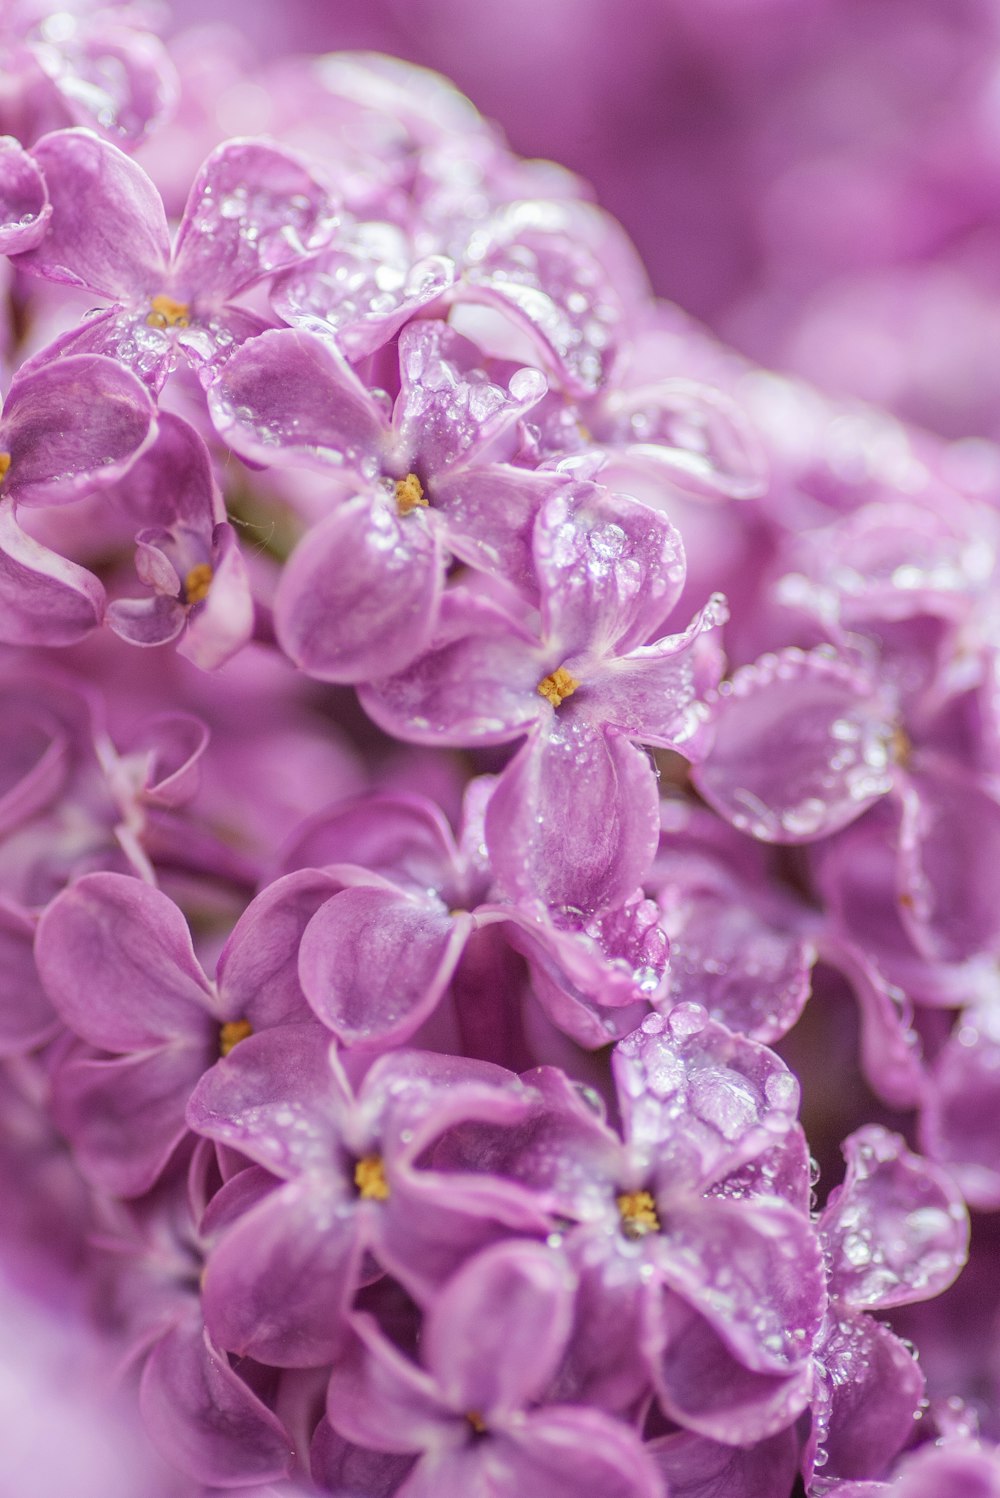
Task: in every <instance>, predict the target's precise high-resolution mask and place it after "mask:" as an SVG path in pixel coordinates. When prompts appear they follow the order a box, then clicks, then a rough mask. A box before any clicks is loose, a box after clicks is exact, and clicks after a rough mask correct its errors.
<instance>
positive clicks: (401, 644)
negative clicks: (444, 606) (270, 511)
mask: <svg viewBox="0 0 1000 1498" xmlns="http://www.w3.org/2000/svg"><path fill="white" fill-rule="evenodd" d="M443 585H444V556H443V553H442V550H441V544H440V540H439V534H438V532H437V530H436V529H435V528H432V527H430V526H427V525H426V524H424V523H423V521H422V519H421V517H418V516H416V515H399V514H397V513H396V512H395V508H394V506H393V505H392V504H390V503H388V502H386V501H385V500H384V499H383V498H382V497H381V496H379V495H377V494H366V493H361V494H355V495H354V496H352V497H351V498H350V499H345V500H341V501H339V502H337V503H336V504H335V506H334V508H333V511H332V513H331V514H329V515H327V516H326V518H325V519H323V520H321V521H320V523H319V524H318V525H316V526H314V527H313V528H312V530H311V531H309V532H308V533H307V534H306V535H305V536H304V537H303V539H302V541H301V542H300V543H299V545H298V546H297V547H296V549H295V551H294V552H293V553H292V555H291V557H290V558H289V560H288V562H287V563H286V565H285V568H284V571H283V573H282V577H281V582H280V583H279V585H278V593H277V597H276V600H275V622H276V626H277V631H278V639H279V641H280V643H281V646H282V649H283V650H285V651H286V652H287V654H288V655H289V656H291V658H292V660H294V661H295V662H296V664H297V665H300V666H301V667H302V668H303V670H305V671H306V672H308V674H309V675H310V676H316V677H319V678H320V680H322V681H340V682H358V681H365V680H367V679H370V678H372V677H374V676H383V675H385V674H386V673H388V672H394V671H399V670H402V669H403V668H404V667H405V666H407V665H408V664H409V662H410V661H412V660H413V658H414V657H415V656H417V655H419V654H420V652H421V650H423V649H424V648H425V647H426V645H427V643H428V641H429V639H430V636H431V632H432V630H433V628H434V625H435V622H436V616H437V609H438V600H439V598H440V596H441V590H442V587H443Z"/></svg>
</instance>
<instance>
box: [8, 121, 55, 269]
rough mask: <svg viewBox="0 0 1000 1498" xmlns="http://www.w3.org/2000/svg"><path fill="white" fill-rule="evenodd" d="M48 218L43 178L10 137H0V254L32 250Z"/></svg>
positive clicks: (50, 214) (30, 158)
mask: <svg viewBox="0 0 1000 1498" xmlns="http://www.w3.org/2000/svg"><path fill="white" fill-rule="evenodd" d="M51 217H52V205H51V203H50V202H49V195H48V193H47V192H46V190H45V178H44V177H43V176H42V174H41V172H40V171H39V170H38V167H37V166H36V165H35V162H34V160H33V159H32V157H30V156H29V155H28V153H27V151H25V150H24V149H23V147H22V146H21V145H20V144H19V143H18V141H16V140H15V139H14V137H13V136H12V135H3V136H0V254H2V255H17V254H21V253H23V252H24V251H25V250H33V249H34V248H35V246H36V245H38V244H39V243H40V242H41V240H42V238H43V237H44V235H45V233H46V231H47V229H48V225H49V220H50V219H51Z"/></svg>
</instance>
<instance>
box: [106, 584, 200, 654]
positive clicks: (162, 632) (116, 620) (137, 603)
mask: <svg viewBox="0 0 1000 1498" xmlns="http://www.w3.org/2000/svg"><path fill="white" fill-rule="evenodd" d="M104 620H105V623H106V624H107V626H108V628H109V629H113V630H114V632H115V634H116V635H117V636H118V638H119V639H120V640H127V641H128V643H129V644H130V645H138V646H139V647H140V648H142V647H150V646H155V645H166V644H167V643H168V642H169V641H170V640H176V639H177V636H178V635H179V634H180V633H181V631H182V630H183V628H184V625H185V624H186V622H187V610H186V609H185V608H184V605H183V604H182V603H178V601H177V599H176V598H166V597H164V595H163V594H162V593H158V594H156V596H155V597H154V598H116V599H115V600H114V601H113V602H112V603H109V604H108V607H107V609H106V611H105V615H104Z"/></svg>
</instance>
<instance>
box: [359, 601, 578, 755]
mask: <svg viewBox="0 0 1000 1498" xmlns="http://www.w3.org/2000/svg"><path fill="white" fill-rule="evenodd" d="M543 661H544V657H543V654H542V651H541V647H540V646H539V644H538V641H537V639H536V638H534V637H533V636H532V635H530V634H529V633H528V631H527V630H526V629H525V628H524V627H523V626H522V625H521V624H519V623H517V622H515V621H514V620H512V619H511V618H510V616H509V614H508V613H507V612H506V611H505V610H503V609H501V608H498V607H497V605H496V604H495V603H493V602H491V601H490V600H489V599H486V598H480V597H478V596H477V595H475V594H473V593H469V592H467V591H466V589H464V588H462V587H456V588H452V589H449V590H448V591H447V592H446V593H445V594H444V597H443V598H442V599H441V607H440V612H439V617H438V624H437V628H436V630H435V632H434V637H433V639H432V641H431V647H430V649H429V650H428V651H427V652H426V653H425V654H424V655H421V656H418V657H417V659H416V660H414V661H411V663H410V665H409V666H407V668H406V669H405V670H404V671H401V672H399V673H398V675H395V676H384V675H383V676H380V677H378V678H376V679H374V680H372V681H369V682H368V683H367V684H366V685H365V686H363V687H362V688H361V689H360V690H359V692H358V696H359V697H360V698H361V702H362V705H363V706H364V709H365V711H366V712H367V713H368V714H369V716H370V717H372V718H374V720H375V722H376V723H378V725H379V726H380V727H381V728H385V729H386V731H387V732H389V733H392V734H395V735H396V736H397V737H399V738H402V739H406V740H408V741H409V742H411V743H418V744H420V743H431V744H449V743H450V744H456V745H466V744H504V743H507V742H509V741H510V740H511V739H514V738H517V737H519V735H520V734H522V733H524V732H525V731H526V730H527V729H528V728H530V727H531V725H532V724H534V723H536V722H538V721H539V720H540V719H541V718H542V713H543V709H544V708H545V703H544V701H543V699H542V698H541V697H540V696H539V695H538V691H537V686H538V683H539V681H540V680H541V679H542V677H543V676H544V675H545V674H546V669H552V668H546V666H545V665H544V663H543Z"/></svg>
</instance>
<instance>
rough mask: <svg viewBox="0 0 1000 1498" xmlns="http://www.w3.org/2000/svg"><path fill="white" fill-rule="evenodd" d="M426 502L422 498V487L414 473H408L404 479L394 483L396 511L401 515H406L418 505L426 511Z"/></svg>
mask: <svg viewBox="0 0 1000 1498" xmlns="http://www.w3.org/2000/svg"><path fill="white" fill-rule="evenodd" d="M427 504H428V501H427V500H426V499H425V498H424V486H423V484H422V483H421V482H420V480H419V479H418V478H417V475H416V474H415V473H408V474H407V475H406V477H405V479H398V480H397V482H396V509H397V510H398V511H399V513H400V514H401V515H408V514H409V513H410V511H411V510H415V509H416V508H417V506H418V505H422V506H423V508H424V509H425V510H426V508H427Z"/></svg>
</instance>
